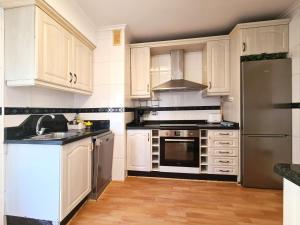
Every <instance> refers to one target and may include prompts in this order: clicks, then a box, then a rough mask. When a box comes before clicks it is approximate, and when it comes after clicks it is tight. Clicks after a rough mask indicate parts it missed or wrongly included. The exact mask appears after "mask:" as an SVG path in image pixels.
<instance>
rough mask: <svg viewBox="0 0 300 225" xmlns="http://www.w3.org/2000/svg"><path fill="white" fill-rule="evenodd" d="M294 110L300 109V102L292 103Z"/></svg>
mask: <svg viewBox="0 0 300 225" xmlns="http://www.w3.org/2000/svg"><path fill="white" fill-rule="evenodd" d="M292 109H300V102H294V103H292Z"/></svg>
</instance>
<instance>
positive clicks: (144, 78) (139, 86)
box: [131, 47, 150, 98]
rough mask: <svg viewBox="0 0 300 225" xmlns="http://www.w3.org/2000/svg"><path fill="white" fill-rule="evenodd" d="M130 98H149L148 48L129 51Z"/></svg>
mask: <svg viewBox="0 0 300 225" xmlns="http://www.w3.org/2000/svg"><path fill="white" fill-rule="evenodd" d="M131 97H133V98H150V48H148V47H145V48H132V49H131Z"/></svg>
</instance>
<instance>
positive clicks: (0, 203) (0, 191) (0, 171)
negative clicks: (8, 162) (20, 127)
mask: <svg viewBox="0 0 300 225" xmlns="http://www.w3.org/2000/svg"><path fill="white" fill-rule="evenodd" d="M3 38H4V29H3V9H1V8H0V108H2V112H3V80H4V71H3V63H4V49H3ZM3 196H4V153H3V115H0V225H3V224H4V221H3V218H4V198H3Z"/></svg>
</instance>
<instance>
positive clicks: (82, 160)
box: [61, 138, 91, 219]
mask: <svg viewBox="0 0 300 225" xmlns="http://www.w3.org/2000/svg"><path fill="white" fill-rule="evenodd" d="M61 163H62V165H61V166H62V176H61V183H62V188H61V190H62V193H61V198H62V199H61V204H62V205H61V217H62V218H61V219H63V218H64V217H65V216H66V215H67V214H68V213H69V212H70V211H71V210H72V209H74V207H75V206H76V205H77V204H78V203H79V202H80V201H82V200H83V199H84V198H85V197H86V196H87V195H88V194H89V192H90V191H91V139H90V138H88V139H84V140H81V141H78V142H74V143H71V144H69V145H66V146H64V147H63V149H62V162H61Z"/></svg>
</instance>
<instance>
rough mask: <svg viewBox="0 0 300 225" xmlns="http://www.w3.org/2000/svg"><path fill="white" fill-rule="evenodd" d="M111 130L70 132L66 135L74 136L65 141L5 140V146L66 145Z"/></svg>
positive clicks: (26, 138) (27, 138)
mask: <svg viewBox="0 0 300 225" xmlns="http://www.w3.org/2000/svg"><path fill="white" fill-rule="evenodd" d="M109 131H110V130H109V129H100V130H86V129H83V130H76V131H75V130H69V131H66V132H65V133H72V134H74V136H69V137H66V138H63V139H53V140H34V139H30V137H25V138H23V139H11V140H5V141H4V143H5V144H39V145H66V144H69V143H72V142H75V141H79V140H81V139H84V138H87V137H92V136H97V135H100V134H103V133H106V132H109Z"/></svg>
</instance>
